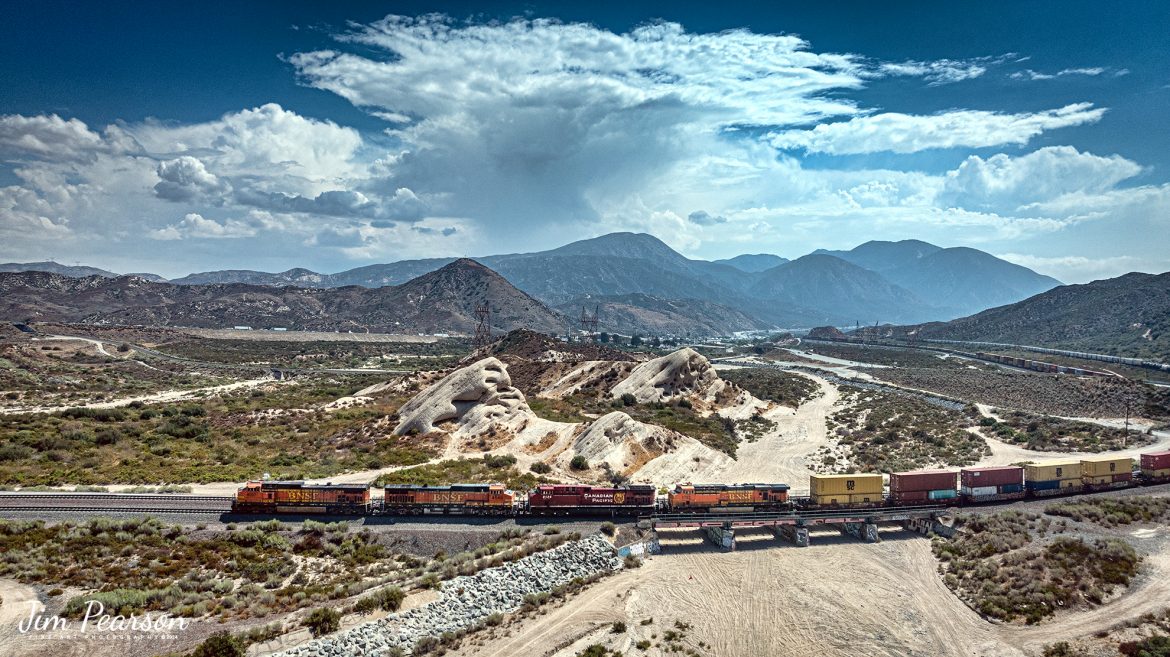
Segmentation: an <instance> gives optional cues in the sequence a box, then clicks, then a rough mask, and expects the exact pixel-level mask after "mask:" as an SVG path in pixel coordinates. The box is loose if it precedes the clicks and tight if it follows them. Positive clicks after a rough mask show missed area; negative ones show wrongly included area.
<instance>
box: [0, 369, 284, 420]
mask: <svg viewBox="0 0 1170 657" xmlns="http://www.w3.org/2000/svg"><path fill="white" fill-rule="evenodd" d="M294 383H295V381H292V380H288V381H275V380H273V379H272V378H271V377H264V378H260V379H248V380H246V381H236V382H234V383H226V384H223V385H218V386H210V387H207V388H194V389H191V390H164V391H162V392H155V393H151V394H149V395H139V396H137V397H123V398H121V399H111V400H109V401H103V402H94V403H91V404H67V405H65V406H29V407H26V408H3V409H0V415H14V414H17V413H58V412H60V411H64V410H67V409H70V408H79V407H80V408H117V407H119V406H129V405H130V404H132V403H133V402H142V403H144V404H150V403H155V402H176V401H187V400H190V399H195V398H197V397H204V396H207V395H215V394H219V393H221V392H230V391H233V390H240V389H244V388H255V387H256V386H261V385H265V384H277V385H292V384H294Z"/></svg>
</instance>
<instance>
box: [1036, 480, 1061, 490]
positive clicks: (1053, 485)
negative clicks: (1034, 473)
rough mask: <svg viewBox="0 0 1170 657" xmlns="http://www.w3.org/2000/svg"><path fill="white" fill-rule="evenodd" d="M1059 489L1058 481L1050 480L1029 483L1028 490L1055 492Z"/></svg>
mask: <svg viewBox="0 0 1170 657" xmlns="http://www.w3.org/2000/svg"><path fill="white" fill-rule="evenodd" d="M1058 488H1060V480H1059V479H1050V480H1048V481H1029V482H1028V490H1056V489H1058Z"/></svg>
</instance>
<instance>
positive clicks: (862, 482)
mask: <svg viewBox="0 0 1170 657" xmlns="http://www.w3.org/2000/svg"><path fill="white" fill-rule="evenodd" d="M882 489H883V482H882V476H881V475H880V474H830V475H822V474H815V475H812V476H811V477H809V493H810V495H811V496H812V497H820V496H824V495H869V496H877V497H879V498H880V497H881V496H882Z"/></svg>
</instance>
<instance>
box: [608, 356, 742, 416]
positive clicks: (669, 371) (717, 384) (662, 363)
mask: <svg viewBox="0 0 1170 657" xmlns="http://www.w3.org/2000/svg"><path fill="white" fill-rule="evenodd" d="M727 388H728V384H727V383H726V382H725V381H723V379H720V378H719V375H718V374H717V373H716V372H715V368H713V367H711V362H710V361H708V360H707V358H706V357H705V356H703V355H702V354H700V353H699V352H697V351H695V350H694V349H691V348H690V347H684V348H682V349H679V350H678V351H676V352H674V353H670V354H667V355H665V356H662V357H660V358H655V359H654V360H650V361H646V362H645V363H642V364H641V365H639V366H637V367H636V368H634V371H632V372H630V375H629V376H628V377H626V379H625V380H624V381H622V382H621V383H618V384H617V385H616V386H614V387H613V389H612V390H611V391H610V396H611V397H613V398H614V399H618V398H620V397H621V396H622V395H625V394H631V395H633V396H634V399H636V400H637V401H638V403H646V402H656V401H669V400H672V399H675V398H678V397H692V396H694V397H698V398H700V399H703V400H706V401H713V400H714V399H715V398H716V397H717V396H718V395H719V394H720V393H722V392H723V391H724V390H725V389H727Z"/></svg>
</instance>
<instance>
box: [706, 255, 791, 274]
mask: <svg viewBox="0 0 1170 657" xmlns="http://www.w3.org/2000/svg"><path fill="white" fill-rule="evenodd" d="M786 262H788V258H781V257H780V256H778V255H772V254H771V253H744V254H741V255H737V256H735V257H734V258H727V259H725V260H716V261H715V263H716V264H720V265H729V266H731V267H735V268H736V269H738V270H740V271H746V272H748V273H749V274H754V273H758V272H762V271H764V270H767V269H771V268H773V267H776V266H778V265H782V264H784V263H786Z"/></svg>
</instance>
